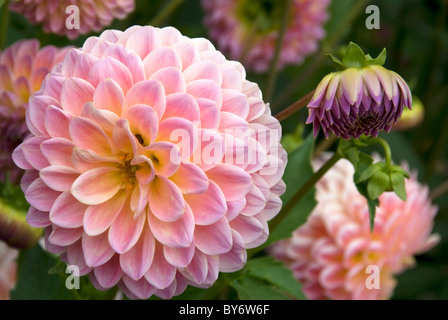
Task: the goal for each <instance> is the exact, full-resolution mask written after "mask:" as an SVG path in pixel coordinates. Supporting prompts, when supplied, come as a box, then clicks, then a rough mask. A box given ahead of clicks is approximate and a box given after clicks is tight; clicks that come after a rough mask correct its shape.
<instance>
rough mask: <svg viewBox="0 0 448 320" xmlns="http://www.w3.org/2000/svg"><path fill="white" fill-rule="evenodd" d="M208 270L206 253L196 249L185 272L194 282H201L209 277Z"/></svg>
mask: <svg viewBox="0 0 448 320" xmlns="http://www.w3.org/2000/svg"><path fill="white" fill-rule="evenodd" d="M207 271H208V265H207V257H206V255H205V254H204V253H202V252H200V251H198V250H196V252H195V253H194V255H193V259H192V260H191V262H190V264H189V265H188V266H187V267H186V268H185V271H183V274H184V276H186V277H187V278H188V279H190V280H191V281H193V282H194V283H197V284H200V283H202V282H204V280H205V278H206V277H207Z"/></svg>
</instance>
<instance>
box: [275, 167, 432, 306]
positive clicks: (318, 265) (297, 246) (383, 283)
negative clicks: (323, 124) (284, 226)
mask: <svg viewBox="0 0 448 320" xmlns="http://www.w3.org/2000/svg"><path fill="white" fill-rule="evenodd" d="M353 172H354V169H353V166H352V164H351V163H350V162H349V161H348V160H339V162H338V163H337V164H336V165H335V166H334V167H333V168H332V169H330V170H329V171H328V172H327V173H326V174H325V176H324V177H323V178H322V179H321V180H320V181H319V182H318V184H317V186H316V199H317V201H318V203H317V206H316V207H315V209H314V210H313V212H312V213H311V215H310V216H309V218H308V221H307V222H306V223H305V224H304V225H302V226H301V227H299V228H298V229H297V230H296V231H295V232H294V233H293V235H292V237H291V238H290V239H287V240H282V241H280V242H278V243H276V244H275V245H274V246H273V248H272V251H271V253H272V254H273V255H274V256H276V257H277V258H279V259H280V260H282V261H284V262H285V263H286V265H287V266H288V267H289V268H291V270H292V271H293V274H294V276H295V277H296V278H297V279H298V280H299V281H301V282H302V284H303V290H304V293H305V294H306V296H307V297H308V298H309V299H347V300H352V299H353V300H357V299H362V300H365V299H388V298H390V297H391V295H392V294H393V290H394V288H395V286H396V280H395V278H394V275H396V274H399V273H400V272H402V271H404V270H406V269H407V268H409V267H411V266H412V265H413V264H415V259H414V256H415V255H417V254H421V253H423V252H426V251H427V250H429V249H431V248H432V247H433V246H434V245H435V244H436V243H437V241H438V235H430V233H431V229H432V227H433V223H434V216H435V214H436V212H437V208H436V207H435V206H433V205H432V204H431V201H430V200H429V198H428V188H427V187H425V186H422V185H420V184H419V182H418V181H417V179H416V178H415V176H412V177H411V178H410V179H407V180H406V191H407V201H406V202H403V201H402V200H401V199H400V198H398V196H397V195H396V194H395V193H393V192H386V193H383V194H382V195H381V196H380V198H379V200H380V205H379V208H377V213H376V217H375V225H374V229H373V232H372V233H371V231H370V225H369V213H368V207H367V202H366V200H365V198H364V197H362V196H361V195H360V194H359V192H358V191H357V189H356V186H355V184H354V182H353ZM376 268H378V269H376ZM376 276H378V277H377V278H376V279H375V277H376ZM375 281H376V282H375Z"/></svg>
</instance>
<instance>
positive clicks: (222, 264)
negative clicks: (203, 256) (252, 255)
mask: <svg viewBox="0 0 448 320" xmlns="http://www.w3.org/2000/svg"><path fill="white" fill-rule="evenodd" d="M232 243H233V245H232V249H231V250H230V251H229V252H227V253H225V254H222V255H220V256H219V269H220V270H221V271H222V272H235V271H238V270H240V269H241V268H243V266H244V264H245V263H246V259H247V253H246V250H245V247H244V242H243V239H242V238H241V236H240V234H239V233H238V232H236V231H234V230H232Z"/></svg>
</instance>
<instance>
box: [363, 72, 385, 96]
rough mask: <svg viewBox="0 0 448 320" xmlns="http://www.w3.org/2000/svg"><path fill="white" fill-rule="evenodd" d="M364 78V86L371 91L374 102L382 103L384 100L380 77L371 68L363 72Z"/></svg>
mask: <svg viewBox="0 0 448 320" xmlns="http://www.w3.org/2000/svg"><path fill="white" fill-rule="evenodd" d="M362 77H363V79H364V86H365V87H366V88H367V90H368V91H369V93H370V95H371V96H372V98H373V100H375V102H376V103H380V102H381V100H382V97H381V96H382V95H381V85H380V81H379V80H378V77H377V76H376V75H375V72H374V71H373V70H372V69H370V68H365V69H364V70H363V73H362Z"/></svg>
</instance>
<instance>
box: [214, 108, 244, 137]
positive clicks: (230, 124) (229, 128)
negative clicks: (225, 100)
mask: <svg viewBox="0 0 448 320" xmlns="http://www.w3.org/2000/svg"><path fill="white" fill-rule="evenodd" d="M218 129H219V131H221V132H230V133H232V132H245V131H248V130H249V124H248V123H247V122H246V121H245V120H244V119H242V118H241V117H239V116H238V115H236V114H234V113H230V112H226V111H221V119H220V122H219V127H218Z"/></svg>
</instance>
